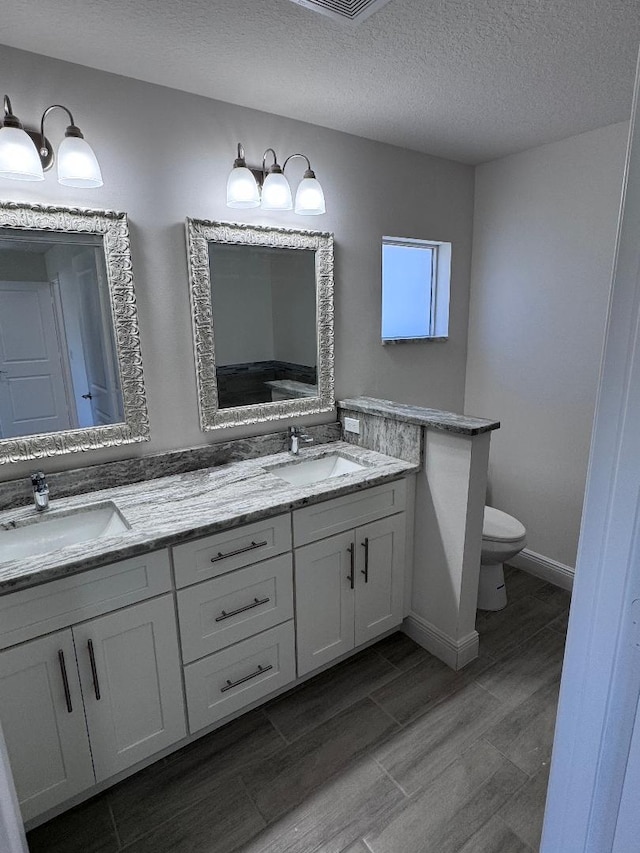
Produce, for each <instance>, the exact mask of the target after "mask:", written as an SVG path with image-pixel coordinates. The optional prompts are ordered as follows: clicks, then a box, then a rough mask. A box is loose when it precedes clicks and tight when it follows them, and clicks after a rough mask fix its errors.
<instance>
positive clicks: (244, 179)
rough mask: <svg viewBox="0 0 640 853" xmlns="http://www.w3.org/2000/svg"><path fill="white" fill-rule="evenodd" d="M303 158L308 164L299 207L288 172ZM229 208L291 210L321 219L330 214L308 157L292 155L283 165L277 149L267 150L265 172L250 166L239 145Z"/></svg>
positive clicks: (300, 186) (230, 182)
mask: <svg viewBox="0 0 640 853" xmlns="http://www.w3.org/2000/svg"><path fill="white" fill-rule="evenodd" d="M268 154H271V155H272V156H273V163H272V165H271V166H269V168H268V169H267V164H266V163H267V155H268ZM294 157H302V158H303V159H304V160H306V161H307V169H306V171H305V173H304V175H303V177H302V180H301V181H300V183H299V184H298V189H297V191H296V199H295V205H294V202H293V198H292V195H291V187H290V186H289V181H288V180H287V179H286V177H285V174H284V170H285V169H286V167H287V163H288V162H289V160H292V159H293V158H294ZM227 207H234V208H249V207H261V208H262V209H263V210H291V208H293V209H294V212H295V213H297V214H299V215H300V216H319V215H320V214H322V213H326V206H325V202H324V193H323V191H322V187H321V186H320V181H318V179H317V178H316V175H315V172H314V171H313V169H312V168H311V163H310V162H309V158H308V157H307V156H306V155H305V154H291V155H290V156H289V157H287V159H286V160H285V161H284V164H283V165H282V166H280V164H279V163H278V157H277V155H276V152H275V151H274V150H273V148H267V150H266V151H265V152H264V154H263V155H262V169H252V168H249V167H248V166H247V162H246V160H245V156H244V148H243V147H242V145H241V144H240V143H238V156H237V158H236V159H235V161H234V163H233V169H232V170H231V172H230V174H229V178H228V180H227Z"/></svg>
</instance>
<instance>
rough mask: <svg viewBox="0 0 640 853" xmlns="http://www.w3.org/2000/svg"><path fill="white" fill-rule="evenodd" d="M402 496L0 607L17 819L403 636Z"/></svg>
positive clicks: (1, 696) (378, 493)
mask: <svg viewBox="0 0 640 853" xmlns="http://www.w3.org/2000/svg"><path fill="white" fill-rule="evenodd" d="M405 492H406V481H405V480H396V481H393V482H390V483H385V484H383V485H379V486H373V487H366V486H363V487H362V488H361V489H360V490H359V491H357V492H355V493H351V494H348V495H344V496H342V497H338V498H332V499H329V500H324V501H319V502H317V503H314V504H311V505H309V506H304V507H302V508H300V509H297V510H294V511H293V512H284V513H280V514H279V515H275V516H272V517H270V518H266V519H263V520H261V521H258V522H252V523H250V524H245V525H241V526H236V527H232V528H230V529H227V530H222V531H219V532H218V533H215V534H212V535H209V536H204V537H200V538H197V539H193V540H190V541H185V542H182V543H180V544H177V545H175V546H173V547H172V549H171V556H172V558H173V568H172V563H171V559H170V554H169V551H168V550H159V551H154V552H150V553H147V554H142V555H139V556H137V557H131V558H129V559H126V560H121V561H119V562H117V563H112V564H109V565H106V566H102V567H100V568H97V569H90V570H87V571H83V572H79V573H77V574H75V575H71V576H69V577H63V578H58V579H57V580H52V581H49V582H47V583H42V584H40V585H39V586H34V587H31V588H28V589H25V590H22V591H17V592H13V593H10V594H7V595H4V596H0V724H1V725H2V728H3V731H4V735H5V739H6V742H7V748H8V752H9V758H10V761H11V765H12V769H13V773H14V777H15V782H16V788H17V792H18V798H19V800H20V804H21V808H22V813H23V817H24V819H25V820H31V819H33V818H37V817H39V816H40V815H43V813H45V812H47V811H49V810H50V809H54V808H55V807H56V806H59V805H60V804H63V803H65V802H66V801H68V800H70V799H72V798H74V797H77V796H78V795H81V794H83V793H84V792H87V794H88V793H90V792H91V789H92V788H93V787H94V786H95V785H96V784H99V783H104V782H108V781H109V780H110V779H112V778H113V777H116V776H118V774H122V773H123V771H126V770H127V769H128V768H134V767H136V766H137V765H139V763H140V762H143V761H145V760H148V759H149V758H152V757H153V756H154V755H156V754H158V753H161V752H162V751H163V750H167V749H168V748H169V747H172V746H174V745H176V744H180V743H181V742H186V739H187V738H188V737H189V738H193V737H194V736H197V734H198V733H200V732H203V731H209V730H211V729H212V728H214V727H215V726H216V725H219V724H220V723H221V722H222V721H225V720H227V719H229V718H230V717H232V716H236V715H238V714H239V713H241V712H242V711H243V710H244V709H246V708H248V707H253V706H255V705H258V704H259V703H260V702H262V701H264V700H265V699H267V698H269V697H271V696H272V695H273V694H274V693H276V692H278V691H281V690H283V689H286V688H288V687H291V686H293V685H294V684H295V683H296V680H297V679H298V678H300V677H303V676H306V675H307V674H308V673H311V672H313V671H314V670H316V669H318V668H319V667H321V666H324V665H326V664H329V663H330V662H331V661H332V660H335V659H336V658H338V657H340V656H342V655H345V654H348V653H349V652H350V651H352V650H353V649H355V648H358V647H360V646H362V645H363V644H365V643H367V642H370V641H372V640H374V639H375V638H376V637H378V636H379V635H381V634H384V633H385V632H388V631H390V630H392V629H393V628H394V627H395V626H397V625H399V624H400V623H401V622H402V618H403V615H404V612H403V610H404V576H405V565H404V563H405V545H406V542H405V538H406V529H405V501H406V498H405ZM296 663H297V668H296ZM185 700H186V701H185ZM187 722H188V730H187Z"/></svg>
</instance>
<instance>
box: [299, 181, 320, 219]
mask: <svg viewBox="0 0 640 853" xmlns="http://www.w3.org/2000/svg"><path fill="white" fill-rule="evenodd" d="M326 210H327V209H326V207H325V203H324V193H323V192H322V187H321V186H320V181H319V180H318V179H317V178H311V177H308V178H307V177H305V178H303V179H302V180H301V181H300V183H299V185H298V190H297V192H296V206H295V212H296V213H298V214H300V216H319V215H320V214H322V213H326Z"/></svg>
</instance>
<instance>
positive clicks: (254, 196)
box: [227, 166, 260, 208]
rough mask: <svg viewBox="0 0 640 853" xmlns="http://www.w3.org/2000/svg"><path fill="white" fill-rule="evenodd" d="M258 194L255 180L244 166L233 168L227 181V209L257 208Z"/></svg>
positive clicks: (258, 203)
mask: <svg viewBox="0 0 640 853" xmlns="http://www.w3.org/2000/svg"><path fill="white" fill-rule="evenodd" d="M259 205H260V193H259V191H258V185H257V184H256V179H255V178H254V177H253V175H252V174H251V171H250V170H249V169H247V167H246V166H235V167H234V168H233V169H232V170H231V172H229V178H228V179H227V207H239V208H247V207H258V206H259Z"/></svg>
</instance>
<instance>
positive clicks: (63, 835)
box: [29, 569, 569, 853]
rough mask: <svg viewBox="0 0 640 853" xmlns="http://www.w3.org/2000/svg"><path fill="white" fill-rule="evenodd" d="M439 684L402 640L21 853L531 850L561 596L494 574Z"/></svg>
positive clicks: (436, 673) (531, 581) (104, 800)
mask: <svg viewBox="0 0 640 853" xmlns="http://www.w3.org/2000/svg"><path fill="white" fill-rule="evenodd" d="M506 581H507V590H508V595H509V604H508V606H507V607H506V608H505V609H504V610H503V611H501V612H499V613H488V612H484V613H482V612H481V613H479V614H478V621H477V627H478V631H479V632H480V637H481V642H480V649H481V653H480V658H479V659H478V660H477V661H475V662H474V663H473V664H471V665H470V666H468V667H466V668H465V669H464V670H462V671H461V672H457V673H456V672H453V671H452V670H450V669H448V668H447V667H446V666H445V665H444V664H442V663H441V662H440V661H439V660H437V659H436V658H434V657H432V656H431V655H429V654H428V653H427V652H425V651H424V650H423V649H421V648H420V647H419V646H417V645H416V644H415V643H413V642H412V641H411V640H410V639H409V638H407V637H406V636H404V635H403V634H394V635H393V636H391V637H389V638H387V639H384V640H382V641H381V642H379V643H377V644H376V645H375V646H373V647H371V648H370V649H367V650H366V651H363V652H361V653H360V654H358V655H356V656H355V657H353V658H351V659H350V660H348V661H346V662H344V663H342V664H340V665H338V666H336V667H334V668H333V669H331V670H329V671H327V672H324V673H322V674H320V675H318V676H316V677H315V678H314V679H312V680H311V681H309V682H307V683H306V684H304V685H302V686H301V687H298V688H296V689H294V690H293V691H291V692H290V693H288V694H286V695H284V696H282V697H280V698H278V699H276V700H274V701H273V702H271V703H269V704H267V705H266V706H264V707H263V708H260V709H258V710H256V711H252V712H250V713H249V714H246V715H244V716H243V717H241V718H240V719H238V720H236V721H234V722H232V723H230V724H229V725H227V726H225V727H224V728H222V729H219V730H218V731H216V732H214V733H213V734H210V735H208V736H206V737H204V738H202V739H200V740H199V741H197V742H195V743H193V744H191V745H189V746H187V747H185V748H184V749H182V750H180V751H179V752H177V753H175V754H174V755H172V756H169V757H168V758H166V759H164V760H163V761H160V762H158V763H157V764H154V765H153V766H152V767H149V768H147V769H146V770H143V771H141V772H140V773H138V774H136V775H135V776H133V777H131V778H130V779H127V780H126V781H124V782H122V783H121V784H119V785H117V786H116V787H114V788H112V789H110V790H109V791H107V792H105V793H104V794H102V795H100V796H98V797H95V798H94V799H93V800H90V801H89V802H87V803H85V804H83V805H81V806H79V807H78V808H76V809H73V810H72V811H69V812H67V813H66V814H64V815H61V816H60V817H58V818H56V819H55V820H53V821H50V822H49V823H48V824H45V825H43V826H41V827H38V828H37V829H35V830H33V831H32V832H31V833H29V846H30V850H31V853H118V851H126V853H169V851H171V853H428V851H433V853H532V851H537V850H538V846H539V840H540V832H541V825H542V815H543V810H544V801H545V794H546V787H547V779H548V771H549V759H550V755H551V744H552V740H553V729H554V723H555V714H556V703H557V695H558V686H559V678H560V670H561V665H562V656H563V651H564V640H565V632H566V624H567V613H568V608H569V595H568V593H566V592H564V591H563V590H559V589H557V588H555V587H553V586H550V585H549V584H545V583H544V582H542V581H540V580H537V579H536V578H533V577H530V576H529V575H526V574H524V573H521V572H517V571H516V570H515V569H508V570H507V578H506Z"/></svg>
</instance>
